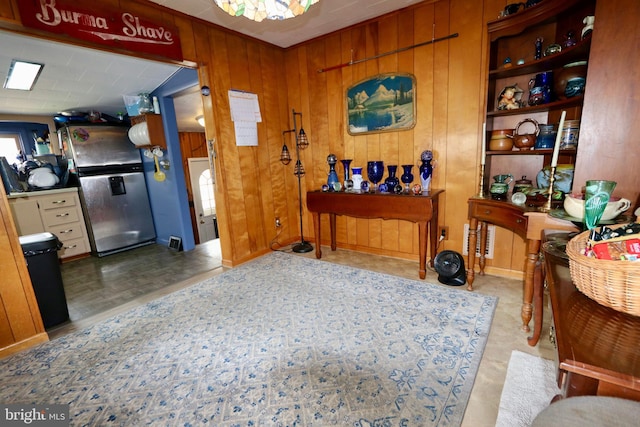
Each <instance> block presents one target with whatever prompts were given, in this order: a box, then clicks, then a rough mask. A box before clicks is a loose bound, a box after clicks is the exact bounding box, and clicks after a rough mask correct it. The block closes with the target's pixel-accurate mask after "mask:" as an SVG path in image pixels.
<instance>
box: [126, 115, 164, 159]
mask: <svg viewBox="0 0 640 427" xmlns="http://www.w3.org/2000/svg"><path fill="white" fill-rule="evenodd" d="M145 122H146V123H147V128H148V130H149V139H150V140H151V144H149V145H138V146H137V147H138V148H150V147H156V146H157V147H160V148H162V149H164V150H166V149H167V141H166V139H165V137H164V126H163V125H162V116H161V115H160V114H153V113H147V114H141V115H139V116H134V117H131V126H134V125H137V124H139V123H145Z"/></svg>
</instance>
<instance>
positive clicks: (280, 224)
mask: <svg viewBox="0 0 640 427" xmlns="http://www.w3.org/2000/svg"><path fill="white" fill-rule="evenodd" d="M279 227H282V222H280V217H279V216H277V217H276V228H279Z"/></svg>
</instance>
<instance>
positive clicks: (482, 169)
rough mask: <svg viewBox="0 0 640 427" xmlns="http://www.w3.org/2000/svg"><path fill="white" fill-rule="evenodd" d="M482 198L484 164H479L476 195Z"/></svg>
mask: <svg viewBox="0 0 640 427" xmlns="http://www.w3.org/2000/svg"><path fill="white" fill-rule="evenodd" d="M477 197H480V198H484V164H482V165H480V185H479V186H478V196H477Z"/></svg>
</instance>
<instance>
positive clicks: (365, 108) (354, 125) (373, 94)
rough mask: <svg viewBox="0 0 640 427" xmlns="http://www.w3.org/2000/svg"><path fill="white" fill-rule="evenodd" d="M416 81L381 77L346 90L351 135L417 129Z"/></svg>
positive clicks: (405, 76)
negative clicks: (415, 127)
mask: <svg viewBox="0 0 640 427" xmlns="http://www.w3.org/2000/svg"><path fill="white" fill-rule="evenodd" d="M415 87H416V85H415V77H414V76H412V75H410V74H382V75H378V76H375V77H373V78H370V79H367V80H363V81H361V82H359V83H357V84H355V85H354V86H352V87H350V88H349V89H348V90H347V112H348V113H347V114H348V125H349V127H348V131H349V134H350V135H361V134H365V133H375V132H385V131H398V130H408V129H411V128H413V127H414V126H415V103H414V100H415V95H416V94H415Z"/></svg>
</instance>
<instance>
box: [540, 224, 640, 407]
mask: <svg viewBox="0 0 640 427" xmlns="http://www.w3.org/2000/svg"><path fill="white" fill-rule="evenodd" d="M545 233H547V231H545ZM549 233H551V232H549ZM545 240H549V241H547V242H545V243H544V244H543V245H542V254H543V256H544V262H545V272H546V281H547V286H548V288H549V297H550V301H551V311H552V318H553V325H554V334H555V342H556V348H557V355H558V386H559V387H560V389H561V391H562V396H563V397H573V396H581V395H599V396H612V397H622V398H625V399H631V400H638V401H640V317H636V316H631V315H628V314H625V313H621V312H618V311H616V310H613V309H611V308H608V307H605V306H603V305H600V304H598V303H597V302H596V301H593V300H592V299H590V298H588V297H587V296H585V295H584V294H582V293H581V292H580V291H578V289H577V288H576V287H575V286H574V284H573V282H572V280H571V273H570V271H569V259H568V257H567V255H566V254H565V252H564V251H565V248H566V241H567V240H568V235H566V237H565V239H564V241H563V239H561V238H558V236H557V235H556V236H554V238H552V237H551V236H550V235H547V236H545Z"/></svg>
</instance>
